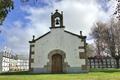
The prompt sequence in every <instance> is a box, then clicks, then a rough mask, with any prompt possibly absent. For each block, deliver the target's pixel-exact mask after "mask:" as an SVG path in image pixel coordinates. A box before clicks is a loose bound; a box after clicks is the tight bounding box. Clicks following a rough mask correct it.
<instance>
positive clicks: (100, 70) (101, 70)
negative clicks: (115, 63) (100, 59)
mask: <svg viewBox="0 0 120 80" xmlns="http://www.w3.org/2000/svg"><path fill="white" fill-rule="evenodd" d="M90 72H104V73H114V72H120V69H109V68H108V69H104V68H103V69H90Z"/></svg>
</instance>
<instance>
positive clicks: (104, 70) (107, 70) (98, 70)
mask: <svg viewBox="0 0 120 80" xmlns="http://www.w3.org/2000/svg"><path fill="white" fill-rule="evenodd" d="M93 72H94V73H97V72H104V73H114V72H120V69H90V70H89V72H88V73H93ZM50 74H55V75H57V74H59V75H60V74H67V73H57V74H56V73H31V72H29V71H22V72H4V73H0V75H50ZM69 74H87V72H86V73H85V72H84V73H69Z"/></svg>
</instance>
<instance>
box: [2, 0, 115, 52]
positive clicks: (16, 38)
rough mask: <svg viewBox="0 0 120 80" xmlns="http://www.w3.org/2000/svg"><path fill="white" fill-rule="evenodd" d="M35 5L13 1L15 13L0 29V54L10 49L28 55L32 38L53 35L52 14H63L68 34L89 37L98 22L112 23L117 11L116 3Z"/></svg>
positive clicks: (59, 0) (68, 0)
mask: <svg viewBox="0 0 120 80" xmlns="http://www.w3.org/2000/svg"><path fill="white" fill-rule="evenodd" d="M37 1H38V2H37V3H35V2H33V0H30V2H29V3H21V2H20V0H14V10H12V11H11V12H10V13H9V14H8V16H7V17H6V19H5V21H4V23H3V25H1V26H0V30H2V32H1V33H0V50H2V49H4V47H8V48H10V49H11V50H12V51H13V52H14V53H17V54H29V43H28V41H30V40H32V36H33V35H35V37H36V38H37V37H39V36H41V35H43V34H44V33H46V32H48V31H50V29H49V27H50V26H51V25H50V24H51V22H50V21H51V19H50V17H51V12H53V13H54V12H55V10H56V9H58V10H59V12H61V11H63V19H64V26H65V30H67V31H70V32H73V33H76V34H79V32H80V31H82V32H83V35H85V36H87V42H88V43H91V42H92V39H91V37H90V36H89V34H90V31H91V28H92V27H93V26H94V25H95V23H96V22H98V21H102V22H106V21H109V20H110V18H111V15H112V14H113V11H114V9H115V6H114V5H115V4H116V3H115V0H110V1H108V0H37Z"/></svg>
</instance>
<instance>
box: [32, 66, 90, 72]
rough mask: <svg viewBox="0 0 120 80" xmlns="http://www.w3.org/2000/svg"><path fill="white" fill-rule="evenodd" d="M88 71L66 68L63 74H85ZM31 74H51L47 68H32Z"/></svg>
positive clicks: (78, 68)
mask: <svg viewBox="0 0 120 80" xmlns="http://www.w3.org/2000/svg"><path fill="white" fill-rule="evenodd" d="M86 72H88V70H82V69H81V68H80V67H68V68H66V69H65V70H63V73H86ZM31 73H52V72H51V71H49V70H48V69H47V68H33V70H32V71H31Z"/></svg>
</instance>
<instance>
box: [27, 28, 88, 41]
mask: <svg viewBox="0 0 120 80" xmlns="http://www.w3.org/2000/svg"><path fill="white" fill-rule="evenodd" d="M64 32H66V33H68V34H70V35H73V36H76V37H78V38H81V39H86V36H80V35H78V34H75V33H72V32H69V31H66V30H64ZM49 33H51V32H50V31H49V32H47V33H45V34H44V35H42V36H40V37H38V38H36V39H34V40H32V41H29V43H34V42H35V41H37V40H39V39H41V38H42V37H44V36H46V35H48V34H49Z"/></svg>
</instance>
